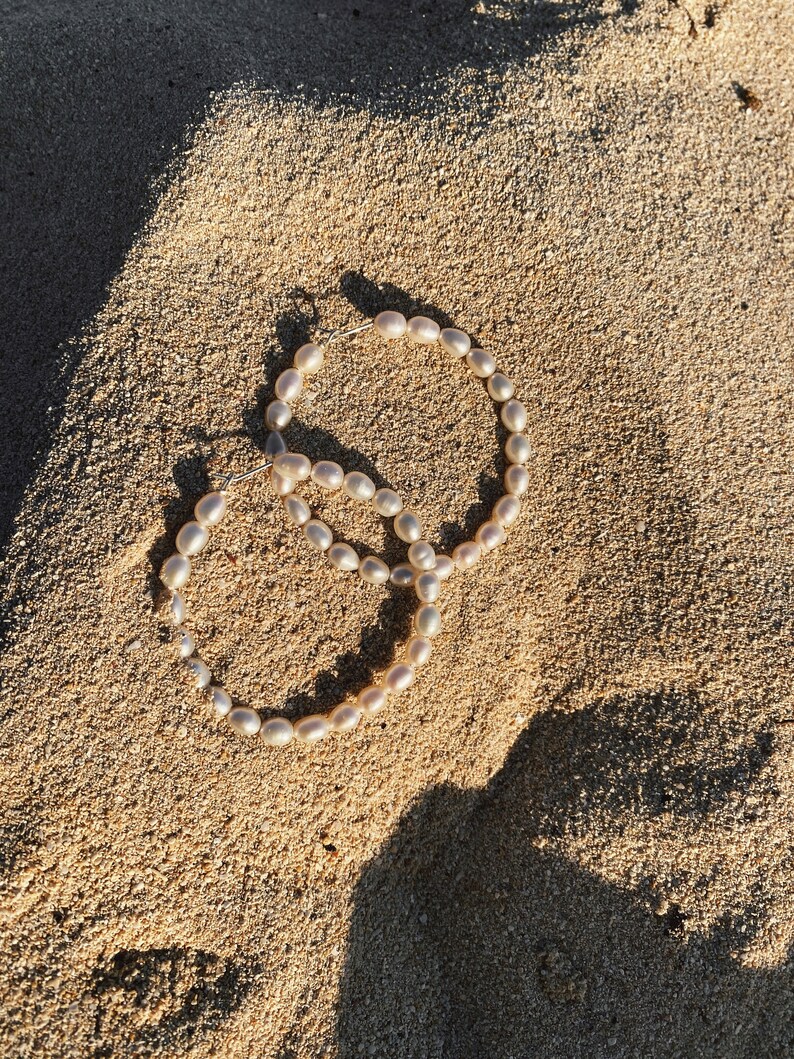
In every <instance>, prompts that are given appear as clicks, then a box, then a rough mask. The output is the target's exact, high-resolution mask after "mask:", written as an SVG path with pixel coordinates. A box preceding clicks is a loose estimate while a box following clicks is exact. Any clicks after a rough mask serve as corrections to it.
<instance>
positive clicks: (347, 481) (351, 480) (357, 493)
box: [342, 471, 375, 500]
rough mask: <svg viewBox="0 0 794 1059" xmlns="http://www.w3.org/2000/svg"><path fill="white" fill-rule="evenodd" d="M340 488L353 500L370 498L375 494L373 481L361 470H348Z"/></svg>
mask: <svg viewBox="0 0 794 1059" xmlns="http://www.w3.org/2000/svg"><path fill="white" fill-rule="evenodd" d="M342 488H343V489H344V491H345V492H346V493H347V495H348V496H350V497H352V498H353V500H371V499H372V498H373V496H374V495H375V483H374V482H373V481H372V479H371V478H370V476H369V475H368V474H364V473H363V471H348V473H347V474H346V475H345V477H344V480H343V482H342Z"/></svg>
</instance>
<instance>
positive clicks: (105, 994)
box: [89, 946, 261, 1059]
mask: <svg viewBox="0 0 794 1059" xmlns="http://www.w3.org/2000/svg"><path fill="white" fill-rule="evenodd" d="M260 975H261V967H260V966H259V965H257V964H256V963H253V962H251V961H250V959H248V958H245V959H243V960H242V961H239V962H236V961H229V960H224V959H222V958H221V957H220V956H218V955H217V954H216V953H214V952H205V951H204V950H202V949H183V948H179V947H177V946H171V947H169V948H163V949H122V950H120V951H119V952H116V953H115V954H114V955H113V956H111V957H110V958H109V959H108V960H107V961H103V962H101V963H100V964H98V965H97V967H96V968H95V969H94V972H93V974H92V977H91V994H92V996H93V997H94V999H95V1003H96V1008H95V1018H94V1024H95V1030H94V1040H93V1041H92V1042H91V1045H90V1047H91V1051H90V1053H89V1054H90V1055H91V1056H92V1057H93V1059H110V1057H111V1056H120V1055H150V1054H152V1052H154V1051H156V1052H157V1053H158V1054H159V1053H161V1052H163V1051H166V1052H167V1053H168V1054H171V1055H173V1054H184V1052H186V1051H189V1050H191V1049H192V1048H194V1047H196V1046H197V1045H200V1044H202V1043H205V1042H206V1041H207V1040H208V1039H210V1038H211V1037H212V1035H213V1033H214V1032H215V1031H216V1030H217V1029H218V1027H219V1026H220V1025H221V1023H222V1022H223V1021H224V1020H225V1019H227V1018H228V1017H229V1016H230V1015H231V1014H233V1013H234V1012H235V1011H236V1010H237V1009H238V1008H239V1007H240V1005H241V1004H242V1003H243V1001H244V1000H245V998H246V996H247V995H248V993H249V992H250V990H251V989H252V987H253V986H254V984H255V982H256V981H257V979H258V978H259V977H260ZM155 1006H156V1007H157V1009H158V1015H159V1017H157V1018H156V1019H152V1017H151V1009H152V1008H153V1007H155Z"/></svg>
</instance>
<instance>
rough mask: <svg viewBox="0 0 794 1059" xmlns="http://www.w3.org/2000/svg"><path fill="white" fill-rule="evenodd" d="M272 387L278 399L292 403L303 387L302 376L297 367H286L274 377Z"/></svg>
mask: <svg viewBox="0 0 794 1059" xmlns="http://www.w3.org/2000/svg"><path fill="white" fill-rule="evenodd" d="M273 389H274V390H275V393H276V397H278V399H279V400H280V401H286V402H287V403H288V404H292V402H293V401H294V400H296V398H297V397H298V395H299V394H300V392H301V390H302V389H303V376H302V375H301V373H300V372H299V371H298V369H297V368H287V370H286V371H282V373H281V374H280V375H279V377H278V378H277V379H276V385H275V386H274V387H273Z"/></svg>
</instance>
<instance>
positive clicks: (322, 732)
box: [160, 310, 531, 746]
mask: <svg viewBox="0 0 794 1059" xmlns="http://www.w3.org/2000/svg"><path fill="white" fill-rule="evenodd" d="M368 328H374V330H375V331H376V332H377V334H378V335H379V336H380V337H382V338H385V339H396V338H400V337H402V336H403V335H407V337H408V338H409V339H410V340H411V341H413V342H416V343H419V344H422V345H431V344H435V343H438V344H439V345H440V346H441V347H442V349H444V350H445V351H446V352H447V353H449V354H450V355H451V356H453V357H455V358H458V359H464V358H465V361H466V364H467V366H468V367H469V368H470V370H471V371H472V373H473V374H474V375H475V376H477V377H478V378H481V379H483V380H485V382H486V385H487V389H488V393H489V395H490V397H491V398H492V399H493V400H494V401H495V402H496V403H497V404H500V405H501V410H500V417H501V420H502V423H503V424H504V426H505V428H506V429H507V430H508V431H509V434H508V437H507V440H506V442H505V455H506V458H507V462H508V466H507V469H506V470H505V474H504V487H505V493H504V495H503V496H501V497H500V498H499V500H497V502H496V503H495V504H494V507H493V510H492V513H491V518H490V519H488V520H487V521H485V522H484V523H483V524H482V525H481V526H480V527H479V529H478V530H477V532H476V533H475V535H474V540H471V541H465V542H464V543H463V544H459V545H458V546H457V547H456V548H455V549H454V551H453V553H452V556H451V557H450V556H447V555H440V554H437V553H436V552H435V550H434V549H433V547H432V545H431V544H430V543H429V542H428V541H426V540H425V539H424V534H423V529H422V524H421V522H420V520H419V517H418V516H417V515H416V514H415V512H413V511H411V510H410V509H407V508H405V506H404V504H403V501H402V499H401V497H400V496H399V495H398V494H397V493H396V492H395V491H394V490H393V489H376V487H375V483H374V482H373V481H372V479H371V478H369V477H368V475H366V474H364V473H362V472H361V471H350V472H348V473H347V474H346V473H345V471H344V469H343V468H342V467H341V466H340V465H339V464H338V463H334V462H333V461H331V460H320V461H319V462H318V463H315V464H314V465H312V463H311V461H310V460H309V458H308V457H307V456H305V455H304V454H303V453H299V452H289V451H288V450H287V445H286V443H285V441H284V438H283V436H282V431H284V430H285V429H286V428H287V427H288V426H289V423H290V421H291V419H292V404H293V403H294V402H295V401H296V400H297V399H298V397H299V396H300V393H301V391H302V389H303V383H304V378H305V376H306V375H313V374H315V373H316V372H318V371H319V370H320V369H321V368H322V366H323V364H324V362H325V351H326V349H327V348H328V347H329V346H330V345H331V344H332V343H333V342H335V341H337V340H339V339H342V338H346V337H348V336H350V335H355V334H358V333H359V332H361V331H364V330H367V329H368ZM513 392H514V391H513V384H512V382H511V381H510V380H509V379H508V378H507V377H506V376H505V375H502V374H501V373H499V372H497V371H496V363H495V361H494V359H493V357H492V356H491V355H490V354H489V353H487V352H485V350H482V349H473V348H472V345H471V340H470V338H469V336H468V335H466V334H465V333H464V332H463V331H459V330H457V329H456V328H450V327H448V328H444V329H443V330H442V329H441V328H440V327H439V325H438V324H437V323H435V322H434V321H433V320H431V319H429V318H428V317H426V316H414V317H412V318H411V319H410V320H406V318H405V317H404V316H403V315H402V314H401V313H398V312H394V311H391V310H389V311H386V312H382V313H379V314H378V316H376V317H375V319H374V320H372V321H368V322H367V323H364V324H361V325H360V326H358V327H354V328H351V329H350V330H348V331H338V330H337V331H330V332H327V333H326V338H325V339H324V341H323V342H322V343H311V342H310V343H306V344H305V345H303V346H301V347H300V349H298V351H297V352H296V354H295V358H294V366H293V367H291V368H288V369H287V370H286V371H283V372H282V373H281V374H280V375H279V377H278V378H277V380H276V384H275V394H276V396H275V399H274V400H273V401H271V402H270V404H269V405H268V406H267V408H266V410H265V423H266V425H267V427H268V428H269V430H270V433H269V435H268V438H267V443H266V446H265V453H266V455H267V456H268V457H269V459H270V462H268V463H265V464H262V465H261V466H259V467H255V468H253V469H252V470H250V471H246V472H245V473H243V474H237V475H235V474H230V475H227V476H226V477H225V478H224V479H223V484H222V486H221V488H220V489H218V490H216V491H213V492H210V493H207V494H206V495H205V496H203V497H202V498H201V499H200V500H199V502H198V503H197V504H196V507H195V512H194V513H195V520H194V521H191V522H188V523H186V524H185V525H184V526H183V527H182V528H181V529H180V530H179V532H178V533H177V537H176V552H175V553H174V554H173V555H171V556H169V558H168V559H166V560H165V562H164V563H163V566H162V568H161V571H160V578H161V580H162V582H163V584H164V585H165V586H166V587H167V588H168V589H169V590H170V601H169V612H170V616H171V619H172V621H173V622H174V624H175V625H176V626H177V628H176V638H177V642H178V645H179V652H180V656H181V657H182V659H183V660H184V662H185V665H186V667H187V670H188V672H189V673H190V676H191V678H192V679H193V681H194V682H195V684H196V685H197V687H199V688H202V689H206V690H207V691H208V692H209V695H210V697H211V700H212V702H213V704H214V707H215V711H216V713H217V714H218V716H219V717H225V718H226V719H227V720H228V722H229V723H230V724H231V726H232V727H233V728H234V729H235V730H236V731H238V732H240V733H241V734H243V735H256V734H257V733H258V734H260V735H261V737H262V738H263V740H264V741H265V742H266V743H269V744H270V745H272V746H284V745H286V744H287V743H290V742H292V740H293V738H294V739H297V740H299V741H301V742H306V743H312V742H317V741H318V740H320V739H323V738H324V737H325V736H326V735H328V734H329V733H331V732H347V731H351V730H352V729H354V728H356V727H357V725H358V724H359V722H360V720H361V718H362V717H372V716H374V715H376V714H377V713H379V712H380V711H381V710H382V709H383V707H384V705H385V704H386V702H387V699H388V698H389V697H391V696H394V695H397V694H398V693H399V692H401V691H403V690H405V688H407V687H409V686H410V685H411V684H412V683H413V681H414V678H415V674H416V669H417V668H418V667H419V666H421V665H423V664H424V663H425V662H426V661H427V660H428V658H429V657H430V652H431V639H432V637H433V636H435V635H436V634H437V633H438V632H439V631H440V629H441V614H440V612H439V610H438V607H437V606H436V602H437V600H438V599H439V597H440V594H441V586H442V582H443V581H445V580H446V579H447V578H448V577H449V576H450V575H451V574H452V572H453V571H454V569H455V568H457V569H459V570H468V569H470V568H471V567H472V566H474V564H475V563H476V562H477V561H478V560H479V559H480V557H481V555H482V553H483V552H489V551H492V550H493V549H494V548H496V547H498V546H499V545H500V544H501V543H502V542H503V541H504V540H505V530H506V529H507V528H508V527H510V526H511V525H512V524H513V523H514V522H515V520H516V519H517V518H518V515H519V513H520V509H521V501H520V497H521V496H522V495H523V494H524V493H525V492H526V491H527V489H528V488H529V475H528V473H527V470H526V467H525V466H524V465H525V463H526V462H527V460H528V459H529V456H530V451H531V450H530V444H529V440H528V438H527V437H526V435H525V433H524V430H525V428H526V424H527V411H526V408H525V407H524V405H523V404H521V402H520V401H518V400H516V399H515V398H514V397H513ZM268 469H269V470H270V480H271V484H272V486H273V489H274V491H275V492H276V494H277V495H278V496H279V497H280V498H281V501H282V504H283V506H284V510H285V513H286V515H287V517H288V518H289V520H290V521H291V522H292V523H293V524H294V525H295V526H297V527H299V528H300V529H301V530H302V532H303V535H304V536H305V537H306V539H307V540H308V542H309V543H310V544H311V545H312V546H313V547H315V548H316V549H317V550H318V551H320V552H322V553H324V554H325V556H326V557H327V558H328V560H329V562H330V563H331V564H332V566H334V567H335V568H336V569H337V570H339V571H346V572H351V573H352V572H357V573H358V576H359V577H360V578H361V579H362V580H364V581H367V582H369V583H371V584H374V585H383V584H385V583H386V582H387V581H391V583H392V584H394V585H396V586H399V587H410V586H413V588H414V590H415V592H416V595H417V597H418V599H419V607H418V608H417V611H416V613H415V614H414V619H413V627H414V634H413V636H412V637H411V639H410V640H409V641H408V643H407V645H406V649H405V660H404V661H401V662H395V663H393V664H392V665H391V666H390V667H389V668H388V669H387V670H386V671H385V673H384V674H383V676H382V679H381V682H380V683H379V684H373V685H371V686H369V687H367V688H364V689H363V690H362V691H361V692H359V694H358V696H357V697H356V698H355V700H354V701H350V702H343V703H341V704H340V705H338V706H336V707H334V708H333V709H332V710H330V711H329V712H328V713H327V714H311V715H309V716H306V717H302V718H300V719H299V720H297V721H295V722H294V723H293V722H291V721H289V720H288V719H287V718H285V717H270V718H269V719H267V720H265V721H264V722H263V721H262V719H261V717H260V715H259V713H258V712H257V711H256V710H255V709H253V708H252V707H250V706H241V705H234V704H233V702H232V699H231V697H230V695H229V693H228V692H227V691H226V690H225V689H224V688H222V687H220V686H219V685H217V684H214V683H213V682H212V674H211V673H210V670H209V668H208V667H207V665H206V664H205V663H204V662H203V661H202V660H201V659H200V658H199V657H198V656H197V655H196V654H195V650H196V644H195V641H194V639H193V636H192V635H191V634H190V633H189V632H188V631H187V630H186V629H185V628H184V625H183V622H184V620H185V614H186V608H185V601H184V598H183V596H182V594H181V589H182V588H183V587H184V586H185V584H186V583H187V581H188V579H189V577H190V573H191V557H193V556H195V555H197V554H198V553H199V552H200V551H201V550H202V549H203V548H204V547H205V545H206V544H207V542H208V540H209V532H210V529H212V528H213V527H214V526H216V525H217V524H218V523H219V522H220V521H221V519H222V518H223V516H224V515H225V513H226V509H227V500H226V497H227V492H228V489H229V487H230V486H232V485H234V484H236V483H238V482H241V481H243V480H245V479H247V478H249V477H250V476H252V475H254V474H257V473H259V472H260V471H265V470H268ZM308 479H311V480H312V481H313V482H314V483H315V484H316V485H318V486H319V487H320V488H322V489H325V490H338V489H341V490H343V491H344V492H345V493H346V494H347V495H348V496H349V497H351V498H352V499H354V500H359V501H364V502H368V503H371V505H372V507H373V508H374V509H375V511H377V513H378V514H380V515H381V516H382V517H384V518H391V519H393V520H394V521H393V528H394V532H395V534H396V536H398V537H399V538H400V539H401V540H402V541H403V542H404V543H405V544H406V545H407V546H408V548H407V561H405V562H401V563H397V564H396V565H395V566H393V567H392V568H389V566H388V565H387V564H386V563H385V562H384V561H383V560H382V559H379V558H378V557H377V556H374V555H366V556H363V557H362V556H359V555H358V553H357V552H356V551H355V549H354V548H353V547H352V546H351V545H350V544H347V543H345V542H343V541H334V538H333V533H332V531H331V529H330V527H329V526H327V525H326V523H325V522H323V521H322V520H321V519H318V518H313V517H312V512H311V509H310V507H309V505H308V504H307V503H306V501H305V500H304V499H303V498H302V497H300V496H299V495H298V494H297V492H296V488H297V486H298V484H299V483H301V482H304V481H307V480H308Z"/></svg>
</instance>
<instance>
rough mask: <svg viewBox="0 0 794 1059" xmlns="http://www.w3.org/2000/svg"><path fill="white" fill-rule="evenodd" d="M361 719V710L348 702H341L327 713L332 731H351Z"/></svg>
mask: <svg viewBox="0 0 794 1059" xmlns="http://www.w3.org/2000/svg"><path fill="white" fill-rule="evenodd" d="M360 720H361V710H360V709H359V708H358V706H354V705H353V704H352V703H350V702H343V703H341V704H340V705H339V706H336V707H335V708H334V709H333V710H331V712H330V713H329V714H328V724H329V727H330V729H331V731H332V732H352V731H353V729H354V728H357V727H358V723H359V721H360Z"/></svg>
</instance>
